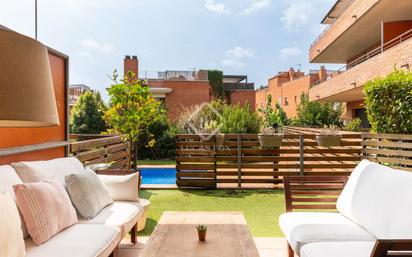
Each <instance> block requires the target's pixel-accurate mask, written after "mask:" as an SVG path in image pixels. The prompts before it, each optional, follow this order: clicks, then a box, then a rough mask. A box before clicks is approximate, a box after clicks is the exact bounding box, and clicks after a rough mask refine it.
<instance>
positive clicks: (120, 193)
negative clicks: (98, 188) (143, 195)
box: [98, 173, 139, 202]
mask: <svg viewBox="0 0 412 257" xmlns="http://www.w3.org/2000/svg"><path fill="white" fill-rule="evenodd" d="M98 176H99V178H100V180H101V181H102V182H103V183H104V185H105V186H106V188H107V190H108V191H109V194H110V196H111V197H112V199H113V201H132V202H138V201H139V173H133V174H130V175H124V176H116V175H98Z"/></svg>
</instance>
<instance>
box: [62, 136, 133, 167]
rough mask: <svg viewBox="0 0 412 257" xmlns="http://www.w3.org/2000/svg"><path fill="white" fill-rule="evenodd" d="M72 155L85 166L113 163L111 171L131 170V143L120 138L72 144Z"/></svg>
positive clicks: (113, 137) (98, 139) (105, 138)
mask: <svg viewBox="0 0 412 257" xmlns="http://www.w3.org/2000/svg"><path fill="white" fill-rule="evenodd" d="M70 155H71V156H75V157H77V158H78V159H79V160H80V161H81V162H82V163H83V164H84V165H91V164H97V163H111V166H110V168H111V169H124V168H129V165H130V143H129V142H123V141H122V139H121V138H120V137H119V136H109V137H102V138H97V139H91V140H86V141H76V142H72V143H70Z"/></svg>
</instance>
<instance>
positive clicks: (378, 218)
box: [338, 163, 412, 239]
mask: <svg viewBox="0 0 412 257" xmlns="http://www.w3.org/2000/svg"><path fill="white" fill-rule="evenodd" d="M411 198H412V173H411V172H407V171H400V170H396V169H392V168H389V167H386V166H383V165H379V164H376V163H373V164H369V165H367V166H366V167H364V168H363V170H362V171H360V172H357V173H355V174H353V175H351V177H350V178H349V181H348V185H347V187H345V189H344V190H343V192H342V195H341V196H340V197H339V200H338V210H339V211H340V212H341V213H342V214H343V215H345V216H346V217H348V218H349V219H351V220H352V221H354V222H355V223H357V224H359V225H360V226H362V227H363V228H365V229H366V230H367V231H368V232H369V233H371V234H372V235H374V236H375V237H376V238H379V239H399V238H404V239H412V219H411V213H412V201H411ZM348 199H349V200H348Z"/></svg>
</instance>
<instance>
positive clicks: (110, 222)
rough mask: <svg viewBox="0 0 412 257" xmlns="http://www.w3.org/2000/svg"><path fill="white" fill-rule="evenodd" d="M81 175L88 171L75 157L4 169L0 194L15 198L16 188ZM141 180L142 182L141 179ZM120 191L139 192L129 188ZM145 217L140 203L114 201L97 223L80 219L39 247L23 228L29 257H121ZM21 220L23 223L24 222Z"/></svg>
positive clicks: (1, 169) (0, 172)
mask: <svg viewBox="0 0 412 257" xmlns="http://www.w3.org/2000/svg"><path fill="white" fill-rule="evenodd" d="M81 172H86V170H85V167H84V166H83V165H82V163H81V162H80V161H79V160H78V159H76V158H74V157H67V158H58V159H53V160H49V161H32V162H19V163H14V164H11V165H1V166H0V192H4V191H7V192H9V193H10V194H11V195H14V193H13V185H16V184H22V183H30V182H36V181H40V180H42V179H44V178H50V177H51V178H53V179H57V180H59V181H60V182H61V183H63V184H64V181H65V179H64V178H65V176H67V175H69V174H73V173H81ZM102 173H106V174H115V175H125V174H130V171H126V170H110V171H109V170H106V171H102ZM99 177H100V175H99ZM103 177H104V181H103V182H104V183H107V181H108V180H110V178H108V176H102V177H101V178H103ZM111 177H113V178H115V177H118V176H111ZM137 177H138V179H140V177H139V176H137ZM138 184H139V183H138ZM128 187H129V188H128ZM120 190H134V191H136V189H131V188H130V186H129V185H126V184H125V185H124V186H123V187H121V189H120ZM118 193H120V194H121V193H122V192H118ZM123 193H124V192H123ZM142 213H143V207H142V206H141V204H140V203H139V202H138V201H133V202H132V201H114V202H113V203H112V204H110V205H108V206H107V207H105V208H104V209H103V210H101V211H100V212H99V213H98V214H97V215H96V216H95V217H94V218H93V219H90V220H82V219H81V218H80V217H79V222H78V224H75V225H73V226H71V227H69V228H67V229H65V230H63V231H61V232H60V233H58V234H57V235H55V236H53V237H52V238H51V239H49V240H48V241H47V242H45V243H43V244H41V245H39V246H37V245H35V244H34V243H33V242H32V240H31V238H30V237H29V236H28V234H27V232H24V231H25V228H24V226H23V225H22V228H23V232H24V236H25V248H26V254H27V256H28V257H57V256H58V257H66V256H67V257H69V256H70V257H72V256H76V257H106V256H117V255H118V245H119V243H120V241H121V239H122V238H123V237H124V236H126V235H127V234H128V232H129V231H131V232H132V233H131V234H132V235H131V241H132V243H135V242H136V229H137V221H138V219H139V217H140V215H142ZM21 220H22V223H23V222H24V221H23V219H21Z"/></svg>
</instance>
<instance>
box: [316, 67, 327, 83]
mask: <svg viewBox="0 0 412 257" xmlns="http://www.w3.org/2000/svg"><path fill="white" fill-rule="evenodd" d="M327 75H328V71H327V70H326V69H325V66H323V65H322V66H320V68H319V72H318V76H319V80H323V79H324V78H326V76H327Z"/></svg>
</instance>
